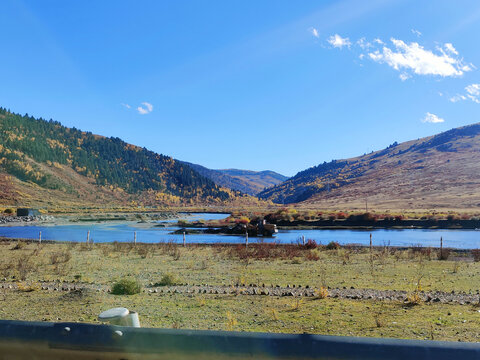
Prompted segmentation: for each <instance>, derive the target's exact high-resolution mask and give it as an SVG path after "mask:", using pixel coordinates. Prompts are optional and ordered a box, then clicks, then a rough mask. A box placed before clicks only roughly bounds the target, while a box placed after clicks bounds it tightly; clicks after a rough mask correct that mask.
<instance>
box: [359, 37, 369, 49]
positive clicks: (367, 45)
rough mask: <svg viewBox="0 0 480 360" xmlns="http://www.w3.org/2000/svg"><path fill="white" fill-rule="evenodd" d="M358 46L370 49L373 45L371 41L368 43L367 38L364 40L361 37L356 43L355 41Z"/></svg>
mask: <svg viewBox="0 0 480 360" xmlns="http://www.w3.org/2000/svg"><path fill="white" fill-rule="evenodd" d="M356 44H357V45H358V46H360V47H361V48H362V49H364V50H365V49H370V48H371V47H373V45H372V44H371V43H369V42H368V41H367V40H365V38H364V37H362V38H361V39H359V40H357V43H356Z"/></svg>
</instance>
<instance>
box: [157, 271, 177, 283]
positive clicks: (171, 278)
mask: <svg viewBox="0 0 480 360" xmlns="http://www.w3.org/2000/svg"><path fill="white" fill-rule="evenodd" d="M177 282H178V280H177V278H176V277H175V275H173V274H169V273H166V274H164V275H163V276H162V279H161V280H160V281H159V282H158V283H156V284H155V286H173V285H175V284H176V283H177Z"/></svg>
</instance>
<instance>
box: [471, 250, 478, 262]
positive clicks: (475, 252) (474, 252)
mask: <svg viewBox="0 0 480 360" xmlns="http://www.w3.org/2000/svg"><path fill="white" fill-rule="evenodd" d="M472 255H473V261H475V262H479V261H480V249H473V250H472Z"/></svg>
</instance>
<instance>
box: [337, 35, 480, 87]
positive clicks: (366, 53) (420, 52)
mask: <svg viewBox="0 0 480 360" xmlns="http://www.w3.org/2000/svg"><path fill="white" fill-rule="evenodd" d="M412 32H413V33H414V34H416V35H418V34H421V33H420V32H419V31H418V30H415V29H412ZM327 41H328V43H329V44H330V45H332V46H333V47H334V48H340V49H341V48H343V47H347V48H349V49H350V48H351V50H352V51H354V50H357V51H358V50H360V51H361V53H360V55H359V56H358V57H359V58H360V60H363V59H365V58H369V59H370V60H372V61H374V62H376V63H379V64H386V65H388V66H390V67H391V68H393V69H395V70H397V71H399V72H400V75H399V78H400V79H401V80H402V81H406V80H407V79H410V78H412V77H413V76H414V75H430V76H440V77H459V76H462V75H463V74H464V73H466V72H468V71H471V70H472V69H475V66H474V65H473V64H466V63H465V62H464V60H463V58H462V57H460V55H459V52H458V51H457V49H455V47H454V46H453V44H451V43H445V44H444V45H443V46H437V47H436V49H434V50H430V49H426V48H425V47H424V46H422V45H420V44H419V43H418V42H410V43H409V42H405V41H403V40H399V39H395V38H391V39H390V42H391V45H388V44H386V43H385V42H384V41H383V40H381V39H379V38H375V39H373V40H372V41H368V40H367V39H365V38H364V37H362V38H360V39H359V40H357V41H355V42H353V41H350V39H349V38H348V37H345V38H344V37H342V36H341V35H339V34H335V35H332V36H330V37H329V38H328V39H327Z"/></svg>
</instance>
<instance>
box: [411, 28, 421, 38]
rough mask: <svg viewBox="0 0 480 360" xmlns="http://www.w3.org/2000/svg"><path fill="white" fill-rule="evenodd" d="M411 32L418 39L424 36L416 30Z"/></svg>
mask: <svg viewBox="0 0 480 360" xmlns="http://www.w3.org/2000/svg"><path fill="white" fill-rule="evenodd" d="M411 31H412V34H414V35H416V36H417V37H420V36H422V33H421V32H420V31H418V30H416V29H411Z"/></svg>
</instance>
